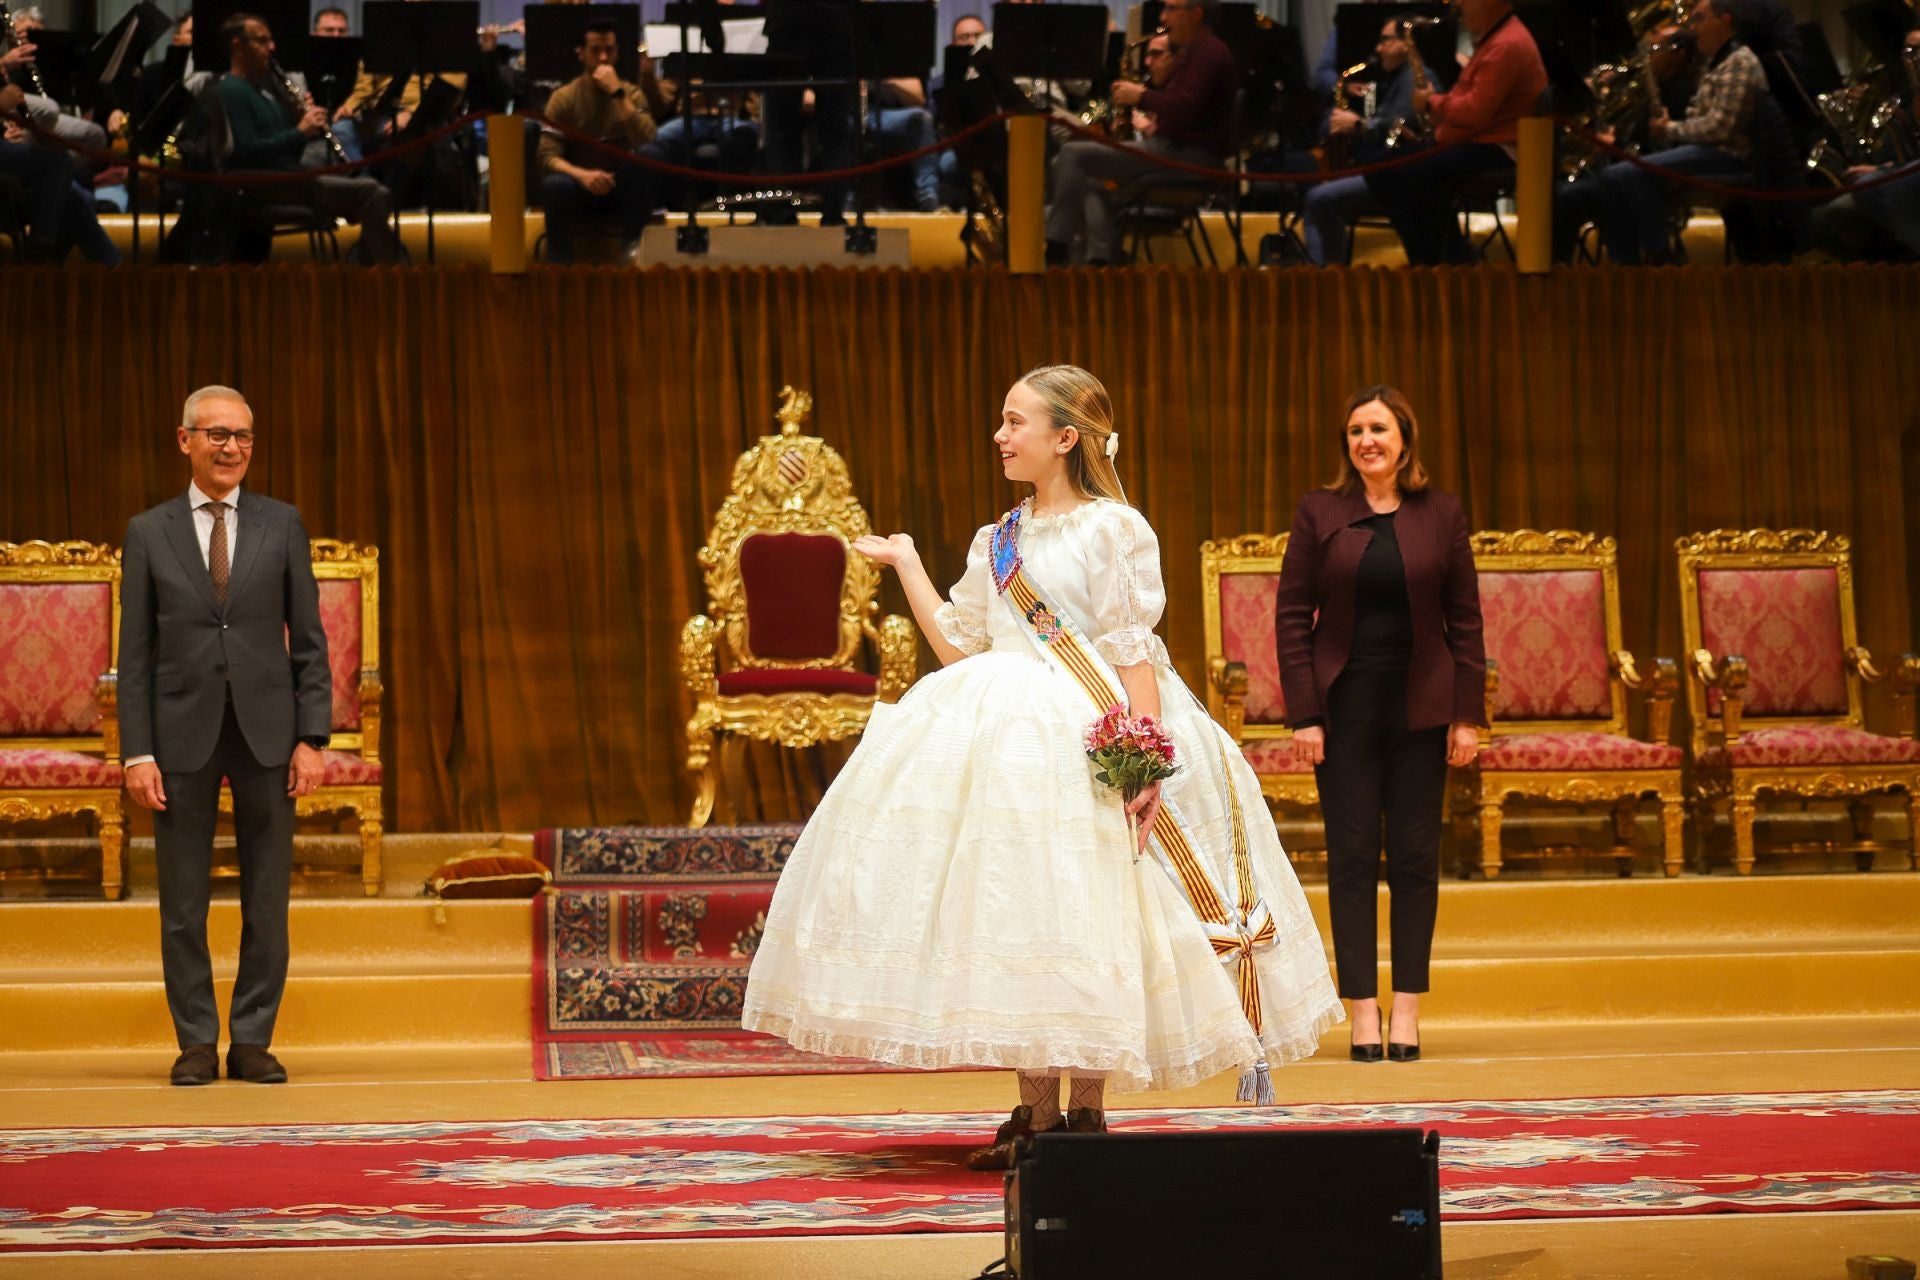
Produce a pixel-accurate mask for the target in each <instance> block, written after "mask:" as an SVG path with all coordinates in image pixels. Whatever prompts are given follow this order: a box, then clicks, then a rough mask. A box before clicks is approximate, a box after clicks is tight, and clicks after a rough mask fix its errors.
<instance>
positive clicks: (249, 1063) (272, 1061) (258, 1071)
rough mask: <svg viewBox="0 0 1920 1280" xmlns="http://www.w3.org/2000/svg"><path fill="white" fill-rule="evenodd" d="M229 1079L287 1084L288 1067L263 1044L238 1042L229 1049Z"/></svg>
mask: <svg viewBox="0 0 1920 1280" xmlns="http://www.w3.org/2000/svg"><path fill="white" fill-rule="evenodd" d="M227 1079H229V1080H245V1081H246V1082H247V1083H248V1084H285V1083H286V1082H287V1069H286V1068H285V1067H283V1066H281V1065H280V1059H278V1058H276V1057H274V1056H273V1055H272V1054H270V1053H268V1052H267V1046H265V1045H263V1044H236V1045H233V1046H232V1047H230V1048H229V1049H228V1050H227Z"/></svg>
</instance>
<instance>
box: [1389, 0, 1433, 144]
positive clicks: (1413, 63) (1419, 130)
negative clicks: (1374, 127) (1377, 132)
mask: <svg viewBox="0 0 1920 1280" xmlns="http://www.w3.org/2000/svg"><path fill="white" fill-rule="evenodd" d="M1440 22H1441V20H1440V19H1439V18H1408V19H1407V20H1406V21H1405V22H1402V23H1401V24H1400V38H1401V39H1402V40H1405V41H1406V42H1407V65H1408V67H1410V68H1411V73H1412V75H1413V91H1414V92H1415V93H1416V94H1418V93H1424V92H1427V91H1429V90H1431V89H1432V87H1433V84H1432V81H1430V80H1428V78H1427V62H1426V59H1425V58H1422V57H1421V56H1420V46H1419V45H1418V44H1416V43H1414V39H1413V32H1414V29H1415V28H1416V27H1437V26H1439V25H1440ZM1432 137H1433V126H1432V125H1430V124H1428V123H1427V118H1426V116H1425V115H1423V114H1422V113H1421V112H1420V111H1418V110H1413V111H1409V112H1408V113H1407V114H1406V115H1404V116H1402V117H1401V118H1400V119H1398V120H1395V121H1394V122H1393V126H1392V127H1391V128H1389V129H1388V130H1387V136H1386V138H1385V140H1384V141H1385V143H1386V145H1387V147H1388V148H1389V149H1390V150H1395V151H1397V150H1399V149H1400V148H1401V147H1409V148H1410V147H1416V146H1419V145H1420V144H1421V143H1424V142H1427V141H1430V140H1431V139H1432Z"/></svg>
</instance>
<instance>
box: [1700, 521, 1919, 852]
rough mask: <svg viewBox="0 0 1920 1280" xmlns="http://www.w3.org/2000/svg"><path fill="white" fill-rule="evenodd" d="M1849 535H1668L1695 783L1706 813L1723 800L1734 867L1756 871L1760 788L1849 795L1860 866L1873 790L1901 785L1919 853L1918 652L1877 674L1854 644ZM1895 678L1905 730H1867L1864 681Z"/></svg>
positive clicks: (1868, 837)
mask: <svg viewBox="0 0 1920 1280" xmlns="http://www.w3.org/2000/svg"><path fill="white" fill-rule="evenodd" d="M1850 545H1851V544H1850V543H1849V541H1848V540H1847V538H1846V537H1844V536H1843V535H1840V534H1834V533H1826V532H1823V531H1819V530H1814V529H1779V530H1775V529H1751V530H1746V531H1741V530H1735V529H1715V530H1713V531H1712V532H1709V533H1692V534H1688V535H1686V536H1685V537H1682V538H1680V539H1679V540H1678V541H1677V542H1676V543H1675V548H1676V550H1677V551H1678V552H1679V556H1680V621H1681V627H1682V633H1683V635H1684V636H1685V640H1686V647H1687V654H1688V658H1687V675H1688V679H1687V709H1688V710H1689V711H1690V712H1691V713H1692V715H1693V761H1694V776H1693V788H1692V789H1693V795H1694V799H1695V802H1696V804H1697V805H1698V806H1699V808H1700V811H1701V813H1702V814H1703V816H1704V815H1710V814H1712V813H1713V812H1714V811H1715V810H1716V809H1717V808H1718V806H1719V805H1720V804H1721V803H1722V802H1726V803H1728V804H1729V805H1730V806H1731V809H1732V814H1731V817H1732V826H1733V850H1734V865H1735V866H1736V867H1737V868H1738V869H1739V871H1740V873H1741V874H1742V875H1745V874H1746V873H1748V872H1750V871H1752V870H1753V864H1754V857H1755V851H1754V840H1753V825H1754V816H1755V811H1756V806H1757V803H1758V800H1759V797H1760V796H1762V795H1763V794H1775V795H1785V796H1797V797H1800V798H1802V799H1818V798H1840V797H1852V798H1853V799H1854V803H1853V804H1852V805H1851V806H1850V809H1851V817H1852V820H1853V836H1854V839H1853V842H1852V844H1851V845H1850V846H1848V847H1850V848H1851V849H1852V851H1853V852H1854V853H1855V855H1856V857H1857V858H1859V859H1860V865H1861V868H1862V870H1864V869H1866V868H1867V867H1870V866H1871V865H1872V858H1873V850H1874V849H1875V848H1876V847H1877V845H1876V844H1875V842H1874V841H1873V832H1872V821H1873V811H1872V807H1871V804H1870V802H1869V801H1868V800H1867V797H1869V796H1872V795H1875V794H1881V793H1887V792H1904V793H1905V794H1906V800H1907V805H1906V807H1907V819H1908V830H1909V838H1910V840H1911V841H1912V842H1913V843H1912V844H1911V845H1910V849H1911V850H1912V851H1913V852H1916V853H1920V742H1917V741H1915V738H1914V688H1915V685H1916V684H1920V657H1915V656H1914V655H1913V654H1911V653H1907V654H1903V655H1901V658H1900V661H1899V663H1898V664H1897V665H1896V666H1894V667H1893V668H1892V669H1891V670H1890V671H1885V672H1883V671H1881V670H1880V669H1879V668H1877V667H1875V666H1874V664H1873V655H1872V654H1870V653H1868V652H1867V650H1866V649H1864V648H1862V647H1861V646H1860V643H1859V636H1858V632H1857V629H1856V627H1855V621H1854V606H1853V563H1852V558H1851V553H1850V551H1849V547H1850ZM1889 677H1891V678H1892V680H1893V683H1894V688H1893V693H1894V717H1895V723H1896V726H1897V733H1898V735H1899V736H1889V735H1886V734H1878V733H1869V732H1868V731H1867V728H1866V721H1865V717H1864V716H1863V715H1862V712H1861V705H1860V696H1861V686H1862V685H1863V684H1871V683H1877V682H1878V681H1880V680H1883V679H1887V678H1889ZM1910 865H1911V863H1910Z"/></svg>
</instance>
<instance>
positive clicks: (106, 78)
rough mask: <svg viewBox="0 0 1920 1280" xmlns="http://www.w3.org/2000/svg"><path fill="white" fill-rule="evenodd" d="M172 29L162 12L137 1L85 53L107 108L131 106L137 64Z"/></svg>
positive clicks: (145, 2) (158, 8)
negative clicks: (109, 106) (107, 105)
mask: <svg viewBox="0 0 1920 1280" xmlns="http://www.w3.org/2000/svg"><path fill="white" fill-rule="evenodd" d="M172 25H173V19H172V18H170V17H168V16H167V14H166V11H165V10H163V9H161V8H160V6H158V5H156V4H153V3H151V2H150V0H141V2H140V3H139V4H137V5H135V6H134V7H133V8H132V9H130V10H128V11H127V13H126V15H125V16H124V17H122V18H121V19H120V21H118V22H116V23H114V25H113V29H112V30H111V31H109V32H107V33H106V34H105V35H103V36H101V37H100V38H99V39H98V40H95V41H94V42H93V48H91V49H89V50H88V51H87V63H88V66H89V67H90V69H91V71H92V74H93V77H94V79H95V81H96V82H97V83H98V84H99V85H100V88H101V92H102V96H103V97H104V98H105V99H106V101H107V102H108V104H109V105H111V106H116V107H122V108H125V107H128V106H130V105H132V103H133V101H134V98H135V96H136V90H135V82H136V81H137V80H138V79H139V77H140V64H141V63H142V62H144V61H145V60H146V56H147V51H148V50H149V49H151V48H153V46H154V44H155V43H156V42H157V41H158V40H159V39H160V37H161V36H163V35H165V34H166V32H167V29H168V28H169V27H171V26H172Z"/></svg>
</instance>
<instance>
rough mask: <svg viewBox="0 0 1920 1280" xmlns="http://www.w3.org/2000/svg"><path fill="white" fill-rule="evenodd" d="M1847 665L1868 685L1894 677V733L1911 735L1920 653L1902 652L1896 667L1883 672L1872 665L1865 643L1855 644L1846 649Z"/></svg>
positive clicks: (1919, 676)
mask: <svg viewBox="0 0 1920 1280" xmlns="http://www.w3.org/2000/svg"><path fill="white" fill-rule="evenodd" d="M1847 665H1848V666H1849V667H1851V668H1852V669H1853V673H1854V674H1855V675H1857V676H1859V677H1860V678H1861V679H1862V680H1864V681H1866V682H1867V683H1868V684H1879V683H1880V682H1881V681H1882V680H1885V679H1886V678H1887V677H1889V676H1891V677H1893V720H1894V732H1895V733H1896V734H1897V735H1898V736H1900V737H1902V738H1911V737H1914V736H1915V732H1914V729H1915V724H1914V706H1913V704H1914V689H1915V686H1920V654H1911V653H1903V654H1901V655H1900V663H1899V665H1898V666H1896V667H1894V668H1893V669H1892V670H1889V671H1882V670H1880V669H1879V668H1878V667H1876V666H1874V665H1873V655H1872V654H1871V653H1869V652H1868V651H1867V648H1866V646H1865V645H1855V646H1853V648H1851V649H1849V650H1847Z"/></svg>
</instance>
